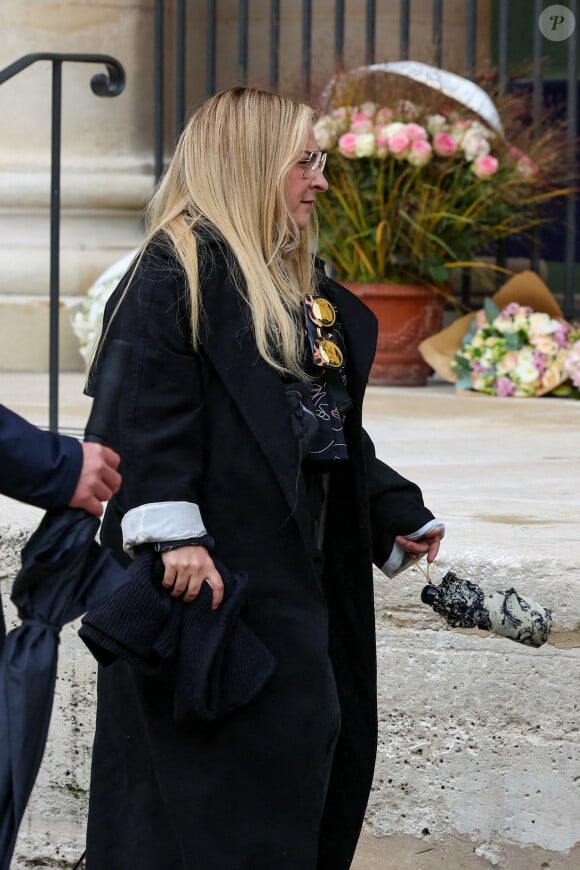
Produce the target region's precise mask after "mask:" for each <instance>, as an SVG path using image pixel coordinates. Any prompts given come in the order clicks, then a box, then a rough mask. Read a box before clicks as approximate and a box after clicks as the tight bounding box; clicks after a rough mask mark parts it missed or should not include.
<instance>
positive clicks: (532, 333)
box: [451, 299, 580, 397]
mask: <svg viewBox="0 0 580 870" xmlns="http://www.w3.org/2000/svg"><path fill="white" fill-rule="evenodd" d="M577 338H580V334H578V333H577V332H576V331H575V329H574V327H573V326H572V325H571V324H570V323H567V322H566V321H564V320H557V319H555V318H553V317H550V315H549V314H544V313H542V312H538V311H534V310H533V309H532V308H530V307H528V306H524V305H519V304H518V303H517V302H511V303H510V304H509V305H507V306H506V307H505V308H503V309H501V310H500V309H499V308H498V307H497V306H496V305H495V304H494V303H493V302H492V301H491V300H490V299H487V300H486V303H485V308H484V311H483V316H479V317H474V319H473V323H472V326H471V328H470V329H469V330H468V332H467V333H466V335H465V336H464V339H463V343H462V347H461V349H460V350H459V351H458V352H457V353H456V354H455V358H454V360H453V362H452V363H451V367H452V368H453V370H454V371H455V372H456V374H457V376H458V380H457V384H456V386H457V389H464V390H476V391H478V392H481V393H487V394H489V395H491V396H501V397H512V396H513V397H530V396H543V395H545V394H546V393H552V392H554V391H555V392H556V394H558V389H559V388H561V385H563V384H565V382H566V381H567V380H568V379H572V381H573V383H575V382H574V377H575V376H576V375H577V376H578V384H577V386H580V341H576V339H577ZM576 348H577V349H576ZM575 393H577V395H579V396H580V391H576V390H572V389H568V387H566V389H565V390H564V391H563V392H561V393H560V395H573V394H575Z"/></svg>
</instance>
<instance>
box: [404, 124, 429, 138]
mask: <svg viewBox="0 0 580 870" xmlns="http://www.w3.org/2000/svg"><path fill="white" fill-rule="evenodd" d="M403 133H404V134H405V136H406V137H407V139H410V140H411V142H414V141H415V140H416V139H426V138H427V130H426V129H425V128H424V127H421V125H420V124H405V127H404V129H403Z"/></svg>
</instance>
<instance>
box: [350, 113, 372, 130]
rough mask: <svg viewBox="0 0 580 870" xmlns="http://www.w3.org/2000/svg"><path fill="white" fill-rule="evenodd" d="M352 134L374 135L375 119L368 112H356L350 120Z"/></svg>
mask: <svg viewBox="0 0 580 870" xmlns="http://www.w3.org/2000/svg"><path fill="white" fill-rule="evenodd" d="M350 130H351V133H372V132H373V119H372V117H371V116H370V115H369V113H368V112H356V113H355V114H354V115H352V117H351V119H350Z"/></svg>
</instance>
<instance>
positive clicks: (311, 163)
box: [298, 151, 326, 178]
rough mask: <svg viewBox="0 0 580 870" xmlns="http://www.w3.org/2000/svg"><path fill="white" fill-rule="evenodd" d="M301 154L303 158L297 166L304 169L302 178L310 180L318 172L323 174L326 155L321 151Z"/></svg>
mask: <svg viewBox="0 0 580 870" xmlns="http://www.w3.org/2000/svg"><path fill="white" fill-rule="evenodd" d="M303 154H304V155H305V156H304V157H303V158H302V160H299V161H298V165H299V166H302V167H304V168H303V171H302V177H303V178H312V177H313V176H314V174H315V173H316V172H318V170H320V172H324V167H325V166H326V154H325V153H324V152H323V151H304V152H303Z"/></svg>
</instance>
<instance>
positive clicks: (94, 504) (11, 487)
mask: <svg viewBox="0 0 580 870" xmlns="http://www.w3.org/2000/svg"><path fill="white" fill-rule="evenodd" d="M119 461H120V460H119V456H118V455H117V454H116V453H115V452H114V451H113V450H111V449H110V448H108V447H105V446H104V445H102V444H92V443H87V442H83V443H82V444H80V443H79V442H78V441H77V440H76V438H70V437H68V436H67V435H59V434H57V433H55V432H45V431H43V430H42V429H39V428H38V427H37V426H34V425H33V424H32V423H29V422H28V421H27V420H25V419H24V418H23V417H20V416H19V415H18V414H15V413H14V411H10V410H9V409H8V408H5V407H4V406H3V405H0V493H2V494H3V495H7V496H8V497H9V498H14V499H17V500H18V501H23V502H26V503H27V504H31V505H34V506H35V507H39V508H43V509H44V510H53V511H54V510H60V509H61V508H64V507H67V506H69V505H70V507H75V508H82V509H83V510H86V511H88V512H89V513H91V514H94V515H95V516H97V517H99V516H100V515H101V514H102V512H103V505H102V503H103V502H105V501H108V500H109V499H110V498H111V496H112V495H113V494H114V493H115V492H117V490H118V489H119V485H120V483H121V477H120V475H119V473H118V472H117V467H118V465H119Z"/></svg>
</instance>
